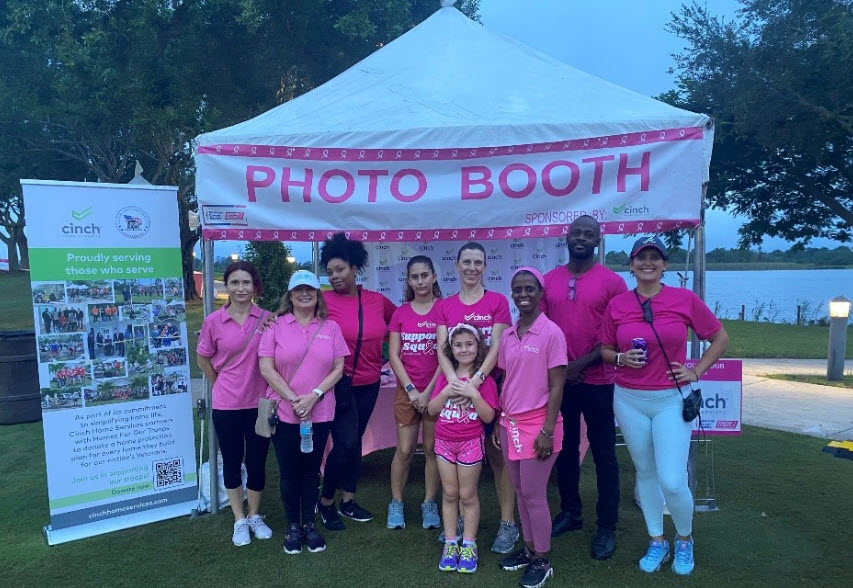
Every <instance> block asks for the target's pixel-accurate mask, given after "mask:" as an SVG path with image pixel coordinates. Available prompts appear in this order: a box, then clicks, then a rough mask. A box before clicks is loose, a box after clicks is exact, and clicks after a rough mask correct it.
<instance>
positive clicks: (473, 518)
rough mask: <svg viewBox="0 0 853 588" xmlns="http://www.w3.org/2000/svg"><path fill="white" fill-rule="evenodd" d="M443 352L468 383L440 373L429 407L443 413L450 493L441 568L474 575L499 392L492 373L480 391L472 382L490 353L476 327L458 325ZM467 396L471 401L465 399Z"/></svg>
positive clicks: (439, 427)
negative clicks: (481, 485) (482, 486)
mask: <svg viewBox="0 0 853 588" xmlns="http://www.w3.org/2000/svg"><path fill="white" fill-rule="evenodd" d="M442 351H443V352H444V354H445V355H446V356H447V358H448V359H449V360H450V362H451V363H452V365H453V369H454V373H455V374H456V377H457V378H459V380H460V381H461V382H462V383H463V385H462V386H461V387H457V388H454V387H452V386H451V385H449V384H448V382H447V378H446V377H445V376H444V374H439V376H438V378H437V380H436V383H435V388H434V390H433V393H432V399H431V400H430V402H429V405H428V406H427V409H428V410H429V413H430V414H431V415H438V419H437V421H436V424H435V454H436V457H437V458H438V460H437V461H438V473H439V476H440V477H441V485H442V489H443V491H444V498H443V500H442V522H443V524H444V538H445V539H444V549H443V551H442V555H441V560H440V561H439V564H438V568H439V569H440V570H442V571H445V572H453V571H458V572H462V573H466V574H472V573H474V572H476V571H477V557H478V553H477V527H478V526H479V524H480V499H479V497H478V496H477V483H478V482H479V479H480V470H482V467H483V457H484V441H483V439H484V435H485V434H484V430H483V423H490V422H492V420H493V419H494V418H495V409H496V408H497V407H498V405H499V401H498V391H497V386H496V385H495V381H494V380H493V379H492V378H491V377H488V376H487V377H486V378H485V380H484V381H483V383H482V385H481V386H480V387H479V390H478V389H477V388H476V387H475V386H474V385H472V383H471V378H472V377H473V376H474V374H476V373H477V370H479V369H480V366H481V365H482V363H483V358H484V357H485V355H486V351H487V348H486V345H485V343H484V341H483V337H482V335H481V334H480V331H479V330H477V328H476V327H473V326H471V325H469V324H465V323H460V324H458V325H456V326H455V327H452V328H451V329H450V331H449V332H448V342H447V344H445V346H444V349H443V350H442ZM463 399H467V400H468V402H463V403H460V402H459V401H460V400H463ZM460 505H461V508H462V516H463V519H464V521H465V523H464V529H463V532H462V545H461V547H460V545H459V538H458V537H456V522H457V518H458V516H459V507H460Z"/></svg>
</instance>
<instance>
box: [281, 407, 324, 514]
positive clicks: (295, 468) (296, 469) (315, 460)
mask: <svg viewBox="0 0 853 588" xmlns="http://www.w3.org/2000/svg"><path fill="white" fill-rule="evenodd" d="M331 425H332V424H331V423H313V425H312V429H313V435H312V437H313V439H314V451H312V452H311V453H302V450H301V449H300V447H299V446H300V442H301V437H300V435H299V425H291V424H289V423H279V424H278V425H277V426H276V430H275V435H273V436H272V444H273V447H275V456H276V458H277V459H278V471H279V473H280V475H281V483H280V487H281V503H282V505H284V514H285V515H286V516H287V523H288V524H291V523H296V524H297V525H303V524H305V523H310V522H312V521H313V520H314V508H315V507H316V506H317V495H318V494H319V493H320V463H321V462H322V461H323V453H324V452H325V451H326V441H327V440H328V439H329V429H330V428H331Z"/></svg>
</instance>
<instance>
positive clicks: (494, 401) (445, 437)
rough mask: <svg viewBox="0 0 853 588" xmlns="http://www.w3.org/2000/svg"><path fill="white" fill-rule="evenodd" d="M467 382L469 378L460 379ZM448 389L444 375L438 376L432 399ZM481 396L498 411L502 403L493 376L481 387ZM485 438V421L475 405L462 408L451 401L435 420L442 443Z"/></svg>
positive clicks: (436, 431) (436, 436)
mask: <svg viewBox="0 0 853 588" xmlns="http://www.w3.org/2000/svg"><path fill="white" fill-rule="evenodd" d="M460 380H463V381H464V380H467V378H460ZM446 387H447V378H445V377H444V374H438V378H436V381H435V389H434V390H433V391H432V396H431V398H430V399H432V398H435V397H436V396H438V395H439V394H441V391H442V390H444V389H445V388H446ZM480 396H482V397H483V400H485V401H486V403H487V404H488V405H489V406H491V407H492V408H494V409H495V410H498V409H499V408H500V401H499V400H498V387H497V385H496V384H495V381H494V380H493V379H492V377H491V376H487V377H486V379H485V381H484V382H483V383H482V384H481V385H480ZM495 416H497V415H495ZM482 436H483V421H481V420H480V416H479V415H478V414H477V411H476V409H475V408H474V405H473V404H472V405H471V406H469V407H468V408H464V409H463V408H461V407H459V406H454V405H453V404H451V403H450V399H448V400H447V402H446V403H445V404H444V406H443V407H442V408H441V412H439V413H438V416H437V417H436V420H435V438H436V439H441V440H442V441H470V440H471V439H476V438H478V437H482Z"/></svg>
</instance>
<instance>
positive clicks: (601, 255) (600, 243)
mask: <svg viewBox="0 0 853 588" xmlns="http://www.w3.org/2000/svg"><path fill="white" fill-rule="evenodd" d="M606 255H607V248H606V247H605V243H604V235H602V236H601V239H600V240H599V241H598V263H599V265H604V258H605V256H606Z"/></svg>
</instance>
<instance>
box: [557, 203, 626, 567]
mask: <svg viewBox="0 0 853 588" xmlns="http://www.w3.org/2000/svg"><path fill="white" fill-rule="evenodd" d="M600 240H601V228H600V226H599V224H598V221H596V220H595V219H594V218H592V217H591V216H581V217H579V218H578V219H577V220H575V222H574V223H572V226H571V227H570V229H569V234H568V235H567V237H566V243H567V245H568V248H569V263H568V264H566V265H565V266H560V267H558V268H556V269H554V270H551V271H550V272H548V274H546V275H545V295H544V297H543V299H542V300H543V302H542V306H543V310H544V311H545V313H546V315H547V316H548V318H550V319H551V320H552V321H554V322H555V323H556V324H557V325H558V326H559V327H560V329H562V331H563V333H564V334H565V335H566V346H567V349H568V360H569V364H568V368H567V372H566V385H565V387H564V389H563V401H562V404H561V407H560V412H561V413H562V415H563V419H564V428H565V446H564V448H563V451H562V452H561V453H560V456H559V458H558V459H557V476H558V477H557V479H558V484H559V488H560V511H561V512H560V514H558V515H557V517H556V518H555V519H554V524H553V531H552V534H553V535H554V536H555V537H556V536H558V535H562V534H563V533H565V532H567V531H573V530H576V529H580V528H581V527H582V526H583V518H582V504H581V499H580V493H579V483H580V454H579V447H580V417H581V415H583V417H584V421H585V422H586V427H587V431H586V435H587V439H588V440H589V445H590V449H591V450H592V457H593V459H594V460H595V473H596V479H597V484H598V504H597V505H596V515H597V518H598V521H597V523H598V533H597V534H596V536H595V539H594V540H593V543H592V550H591V554H592V557H593V558H595V559H607V558H609V557H611V556H612V555H613V552H614V550H615V549H616V534H615V528H616V522H617V520H618V511H619V463H618V462H617V460H616V429H615V426H614V417H613V383H614V379H615V370H614V369H613V368H612V367H611V366H609V365H605V364H604V363H602V361H601V352H600V344H599V342H598V332H599V329H600V327H601V321H602V317H603V315H604V312H605V310H606V309H607V304H608V302H609V301H610V299H611V298H613V297H614V296H616V295H618V294H621V293H622V292H626V291H627V290H628V288H627V286H626V285H625V280H623V279H622V278H621V277H619V275H617V274H616V273H615V272H613V271H611V270H609V269H607V268H606V267H604V266H602V265H600V264H598V263H596V261H595V248H596V247H597V246H598V245H599V242H600Z"/></svg>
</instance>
